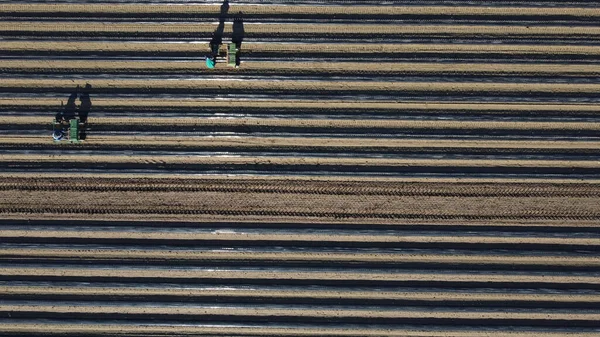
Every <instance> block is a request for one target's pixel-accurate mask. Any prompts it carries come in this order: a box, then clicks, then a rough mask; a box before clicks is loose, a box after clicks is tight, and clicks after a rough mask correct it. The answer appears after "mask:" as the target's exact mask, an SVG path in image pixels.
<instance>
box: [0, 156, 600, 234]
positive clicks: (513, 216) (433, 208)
mask: <svg viewBox="0 0 600 337" xmlns="http://www.w3.org/2000/svg"><path fill="white" fill-rule="evenodd" d="M57 159H58V160H60V161H61V162H64V161H68V160H69V159H68V158H57ZM38 160H39V159H38ZM490 164H491V163H490ZM19 165H20V167H23V166H22V165H23V164H19ZM566 165H567V167H568V168H571V167H573V164H570V163H569V162H567V163H566ZM590 165H594V164H590ZM88 166H89V164H88ZM64 199H68V200H76V201H77V202H76V203H73V204H69V205H61V206H59V207H57V204H56V200H64ZM107 200H110V202H107ZM0 201H1V202H0V212H1V213H2V214H3V218H5V219H6V218H9V217H10V216H16V217H23V216H24V214H26V213H28V215H27V218H30V219H35V218H38V217H37V216H41V217H42V218H45V219H48V218H63V219H66V218H70V217H71V216H74V217H75V218H77V217H83V216H84V217H86V218H87V219H97V220H100V219H113V220H115V219H118V220H121V219H123V220H128V219H134V218H136V217H137V218H139V216H141V215H143V216H144V219H147V220H160V219H171V220H196V221H201V220H208V219H213V220H216V219H224V220H230V221H241V220H243V221H261V222H262V221H277V220H280V221H282V220H284V219H285V221H290V222H294V221H303V222H314V221H322V222H323V221H333V220H336V219H337V220H342V221H345V222H346V223H348V222H350V223H354V222H356V221H359V222H360V220H362V221H371V220H384V222H386V223H388V224H399V223H405V222H406V221H410V220H412V221H413V222H415V221H420V222H429V223H446V224H448V223H452V222H454V221H463V222H471V223H474V222H476V223H504V224H506V223H525V222H530V223H531V222H540V221H543V222H545V223H546V225H550V223H552V222H553V221H554V220H556V221H559V222H560V223H561V224H562V225H564V224H566V223H571V222H578V223H579V225H582V224H584V223H586V222H587V223H589V222H592V223H597V221H598V219H600V206H599V205H598V203H597V198H588V197H569V198H564V197H562V196H558V197H552V196H550V197H549V196H532V197H520V198H511V197H496V196H482V197H453V196H426V195H425V196H414V195H406V196H403V195H399V196H386V195H360V194H359V195H314V194H296V193H289V194H281V193H239V192H235V193H232V192H230V191H221V192H211V191H207V192H184V191H169V192H156V191H150V192H142V191H119V192H118V193H116V192H114V191H106V192H102V191H63V190H58V191H19V193H15V191H14V190H0ZM36 215H37V216H36ZM380 222H382V221H380Z"/></svg>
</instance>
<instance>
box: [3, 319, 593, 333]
mask: <svg viewBox="0 0 600 337" xmlns="http://www.w3.org/2000/svg"><path fill="white" fill-rule="evenodd" d="M0 332H6V333H12V334H14V335H16V336H23V335H27V334H34V335H36V336H65V335H67V336H81V335H86V334H98V333H99V332H100V333H104V334H105V335H107V336H119V337H137V336H145V337H164V336H172V335H175V334H176V335H177V336H186V337H200V336H207V335H210V336H219V337H220V336H227V337H230V336H236V335H237V336H242V335H241V334H243V336H249V337H259V336H260V337H269V336H273V337H304V336H323V337H381V336H386V337H387V336H390V337H392V336H393V337H564V336H565V332H547V331H535V332H527V331H514V330H512V331H511V330H489V329H481V330H480V329H476V328H474V329H466V328H463V329H461V330H460V331H456V330H446V329H442V330H440V329H437V330H431V331H429V330H425V329H423V328H421V329H418V330H406V329H392V328H385V329H377V328H371V327H370V328H369V329H368V330H365V329H360V328H355V329H347V328H331V327H320V328H318V329H315V328H307V327H298V328H293V327H287V328H276V327H250V326H243V327H237V326H236V327H227V326H223V327H208V326H185V325H169V324H161V325H132V324H115V323H110V324H80V323H77V324H69V323H14V322H10V323H3V325H2V326H0ZM596 335H597V333H596V332H569V336H572V337H595V336H596Z"/></svg>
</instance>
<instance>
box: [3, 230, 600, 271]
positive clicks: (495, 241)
mask: <svg viewBox="0 0 600 337" xmlns="http://www.w3.org/2000/svg"><path fill="white" fill-rule="evenodd" d="M333 228H335V226H333ZM0 237H2V238H3V239H5V240H8V239H11V241H14V239H19V240H21V241H23V242H35V241H36V240H38V241H39V240H42V239H43V240H45V241H48V242H52V241H53V240H56V241H58V240H67V241H68V240H75V239H78V240H85V241H86V242H90V243H91V242H94V241H96V242H100V241H103V242H108V241H112V242H113V244H117V243H119V240H121V241H123V242H124V243H123V244H128V243H130V242H131V240H136V242H138V243H139V244H144V242H145V241H146V242H150V243H151V242H156V241H157V240H161V241H163V242H169V243H170V244H171V245H177V243H178V242H181V243H182V244H183V243H185V242H186V241H188V242H189V244H190V245H195V246H196V247H198V246H201V247H207V246H214V245H209V243H213V244H214V243H216V244H219V245H227V244H231V245H233V244H234V243H237V244H236V245H239V244H252V246H256V244H257V243H264V245H275V244H276V243H279V244H280V245H285V246H290V245H296V246H310V245H311V243H320V244H322V245H324V246H329V247H332V246H352V245H353V244H356V243H367V244H369V245H372V246H377V245H384V246H390V245H391V244H397V246H402V245H410V244H413V245H414V244H421V245H431V248H439V247H440V245H441V244H443V245H446V246H448V247H449V246H455V247H459V246H463V247H464V246H466V245H474V244H481V245H490V247H491V246H498V245H503V246H505V248H506V247H509V246H512V247H513V248H515V247H516V248H522V247H525V246H530V247H531V246H535V245H538V249H541V246H544V245H545V246H551V247H554V248H552V249H555V250H561V249H562V250H567V248H569V245H576V246H579V247H580V248H581V247H584V246H588V247H585V248H586V249H589V250H592V249H594V247H595V246H598V245H600V239H598V238H568V239H565V238H562V237H528V236H514V237H512V236H509V237H503V236H476V235H471V236H460V235H458V236H453V235H444V236H441V235H437V236H436V235H427V236H417V235H414V236H413V235H410V236H402V235H397V236H392V235H377V234H373V235H350V234H336V235H333V234H314V235H313V234H253V233H247V232H242V233H230V232H226V231H225V232H215V233H193V232H186V233H177V232H165V231H145V232H132V231H119V230H111V231H101V230H86V231H72V230H56V231H54V230H41V229H40V230H10V229H5V230H4V229H3V230H0ZM124 240H125V241H124ZM202 242H204V244H202ZM13 251H14V252H17V251H18V250H16V249H13V248H11V249H8V250H0V252H1V253H2V254H3V255H11V252H13ZM36 251H39V250H36ZM102 251H103V252H106V250H102ZM52 252H53V253H56V254H59V252H58V251H56V250H52ZM86 252H87V253H86ZM93 252H96V250H90V249H76V250H73V251H66V254H79V253H81V254H82V257H83V256H84V255H86V254H87V255H89V254H91V256H90V257H93V256H94V255H93V254H95V253H93ZM33 253H35V251H34V252H33ZM33 253H32V254H33ZM98 253H99V255H97V256H98V257H100V256H102V254H103V253H102V252H98ZM121 253H122V254H123V255H122V256H123V257H128V256H140V255H143V256H152V254H154V257H160V256H163V254H165V255H164V256H169V254H171V256H173V257H182V258H185V256H188V258H202V256H206V257H205V258H211V257H219V256H221V257H225V256H230V257H232V258H235V257H236V256H237V257H241V256H244V257H245V258H246V257H247V258H249V259H252V258H256V259H259V258H266V257H268V256H272V257H278V256H286V255H287V254H285V253H276V254H275V253H271V254H269V253H265V254H266V255H263V256H262V257H258V256H251V255H253V254H257V253H256V252H249V253H247V254H244V253H243V252H235V253H232V254H229V255H227V254H228V253H226V252H218V253H213V252H197V253H190V252H186V251H180V252H177V251H169V252H166V251H164V250H156V251H154V253H152V252H143V251H140V250H135V251H133V250H131V251H124V252H121ZM121 253H118V254H121ZM43 254H48V253H43ZM107 254H109V255H110V252H108V253H107ZM214 254H216V255H214ZM112 255H113V256H114V254H112ZM292 255H294V254H289V255H287V256H292ZM317 255H318V254H317ZM295 256H298V255H295ZM300 256H311V254H309V253H305V254H301V255H300ZM320 256H321V258H325V259H327V258H332V259H333V258H337V257H338V256H342V257H343V256H346V258H349V259H351V258H352V257H353V256H355V257H356V258H360V257H361V256H363V257H364V258H368V257H377V256H378V257H381V255H377V254H366V255H362V254H359V253H353V254H351V255H344V254H341V253H324V254H322V255H320ZM393 256H397V257H398V258H397V259H396V260H395V261H404V258H406V259H407V260H408V261H410V260H420V261H424V260H429V261H430V262H431V261H440V262H442V261H446V262H447V261H461V262H463V263H469V261H471V259H473V260H472V261H476V260H478V261H488V262H490V261H496V262H501V261H502V259H504V258H506V259H507V261H508V260H510V261H512V262H513V263H532V262H535V263H544V261H545V262H546V263H558V264H560V263H565V264H568V263H571V264H573V263H575V264H576V263H577V261H584V262H580V264H583V263H596V262H597V259H598V257H589V258H588V257H577V258H575V257H560V256H539V257H535V256H526V255H523V256H512V257H511V256H508V255H503V256H492V255H486V256H479V257H478V256H477V255H460V254H458V253H457V254H454V255H445V256H442V255H433V256H435V257H432V256H431V255H430V256H427V255H425V254H422V255H418V254H400V253H398V254H393V255H390V256H388V258H391V259H393ZM399 257H402V258H401V259H400V258H399ZM384 258H385V257H384ZM432 259H433V260H432ZM549 261H552V262H549ZM472 263H475V262H472Z"/></svg>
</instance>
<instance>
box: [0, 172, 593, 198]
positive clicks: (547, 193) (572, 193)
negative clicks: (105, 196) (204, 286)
mask: <svg viewBox="0 0 600 337" xmlns="http://www.w3.org/2000/svg"><path fill="white" fill-rule="evenodd" d="M61 182H62V179H61V178H51V177H44V178H42V177H31V176H30V177H27V178H24V177H6V176H2V177H1V178H0V190H4V191H9V190H14V191H71V192H76V191H77V192H84V191H90V192H93V191H95V192H108V191H130V192H131V191H140V192H175V191H178V192H231V193H271V194H273V193H274V194H277V193H279V194H284V193H285V194H313V195H363V196H369V195H380V196H437V197H439V196H446V197H511V198H527V197H565V198H566V197H581V198H585V197H587V198H597V197H598V196H599V195H600V188H599V185H598V183H593V182H589V181H588V182H582V183H579V184H574V183H567V184H565V183H561V182H557V181H552V182H547V183H540V182H535V181H531V182H529V183H514V182H508V181H504V182H503V184H501V185H500V184H495V183H490V182H485V181H481V182H477V183H473V182H471V183H468V182H465V183H461V182H454V183H451V184H450V183H448V182H444V183H443V182H436V181H434V180H432V181H430V182H428V183H423V182H407V181H396V182H393V181H385V182H383V181H373V180H369V179H365V180H364V181H344V182H341V181H336V180H335V179H329V180H318V179H314V178H313V180H311V181H306V180H305V179H297V178H287V179H282V178H277V177H267V178H263V179H245V180H243V179H239V178H238V179H234V178H230V179H223V178H221V179H215V178H206V177H205V178H196V179H186V178H181V177H171V178H151V177H137V179H135V180H133V179H127V178H114V177H112V178H111V177H104V176H102V177H95V178H85V177H79V176H78V177H71V178H70V180H69V184H68V185H65V184H61Z"/></svg>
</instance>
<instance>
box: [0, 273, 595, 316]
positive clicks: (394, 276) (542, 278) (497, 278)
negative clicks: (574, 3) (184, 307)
mask: <svg viewBox="0 0 600 337" xmlns="http://www.w3.org/2000/svg"><path fill="white" fill-rule="evenodd" d="M0 274H1V275H3V276H4V277H5V278H6V277H11V278H25V277H27V276H33V277H38V278H44V277H46V278H53V279H54V278H57V277H58V278H64V279H68V278H90V281H92V279H94V278H111V279H119V278H123V279H126V278H138V279H139V278H150V279H152V280H157V281H159V280H160V279H161V278H164V279H179V280H185V279H193V280H195V281H196V282H199V281H202V280H207V281H208V280H217V281H221V282H223V283H226V282H228V281H236V280H238V281H244V280H250V279H252V280H257V281H261V282H263V283H264V282H267V281H270V282H278V281H279V282H282V283H283V282H285V281H286V280H292V281H309V282H310V281H314V280H320V281H335V282H340V283H341V282H343V281H357V282H360V281H367V282H368V281H370V282H373V285H374V284H376V282H396V283H401V282H423V283H428V282H429V283H436V282H439V281H443V282H455V283H465V284H470V283H485V284H489V285H490V286H492V285H498V284H507V285H510V284H513V285H517V284H521V285H526V284H532V285H534V284H548V285H551V284H555V285H566V286H569V285H571V287H573V284H577V285H587V286H588V287H593V289H597V287H598V286H600V279H598V278H597V277H595V276H579V275H576V276H571V275H569V276H564V275H521V274H505V275H499V274H495V273H494V274H488V273H485V274H484V273H477V274H473V273H449V274H442V275H440V274H437V273H373V272H343V273H339V272H306V271H253V270H244V269H240V270H190V269H187V270H181V269H174V268H156V269H152V270H150V269H142V268H135V269H134V268H131V269H104V268H93V267H92V268H90V267H86V268H50V267H30V268H26V267H12V268H6V267H3V268H0ZM528 288H529V287H528ZM16 307H19V306H16ZM24 307H27V306H23V308H24ZM50 308H51V307H50ZM57 308H58V306H57ZM140 309H141V310H143V309H147V308H140ZM117 312H118V311H117ZM382 313H384V312H382ZM397 313H399V312H397ZM413 313H415V314H422V313H416V312H413ZM521 314H522V315H524V316H527V313H521ZM534 315H535V314H534ZM591 315H592V316H593V317H595V316H597V315H598V314H591ZM524 318H525V317H524ZM596 320H597V321H598V320H600V317H598V318H597V319H596Z"/></svg>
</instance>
